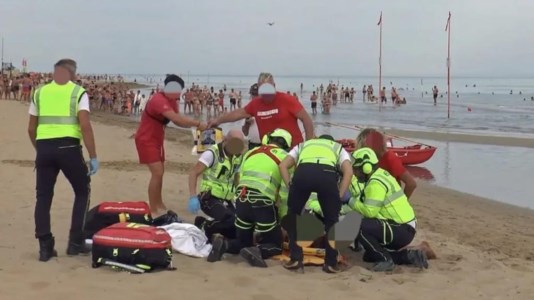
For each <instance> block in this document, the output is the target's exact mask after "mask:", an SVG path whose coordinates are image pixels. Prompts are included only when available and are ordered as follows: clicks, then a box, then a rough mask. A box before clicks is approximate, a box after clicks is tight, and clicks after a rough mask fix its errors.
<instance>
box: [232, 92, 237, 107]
mask: <svg viewBox="0 0 534 300" xmlns="http://www.w3.org/2000/svg"><path fill="white" fill-rule="evenodd" d="M236 104H237V94H236V92H235V91H234V89H231V90H230V110H234V109H235V108H236Z"/></svg>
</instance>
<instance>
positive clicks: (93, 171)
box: [87, 158, 99, 176]
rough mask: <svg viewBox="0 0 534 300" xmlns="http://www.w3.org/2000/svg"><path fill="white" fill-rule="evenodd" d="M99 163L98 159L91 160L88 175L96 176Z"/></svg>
mask: <svg viewBox="0 0 534 300" xmlns="http://www.w3.org/2000/svg"><path fill="white" fill-rule="evenodd" d="M98 167H99V163H98V160H97V159H96V158H91V160H90V161H89V173H87V175H89V176H92V175H95V174H96V171H98Z"/></svg>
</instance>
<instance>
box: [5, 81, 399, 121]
mask: <svg viewBox="0 0 534 300" xmlns="http://www.w3.org/2000/svg"><path fill="white" fill-rule="evenodd" d="M0 78H1V80H0V98H3V99H13V100H18V101H21V102H26V103H29V101H30V99H31V95H32V94H33V92H34V91H35V89H37V88H38V87H40V86H41V85H43V84H46V83H48V82H50V81H51V78H52V76H51V73H36V72H30V73H24V74H17V75H12V76H9V74H4V75H2V76H0ZM77 83H78V84H80V85H82V86H83V87H84V88H85V89H86V91H87V94H88V95H89V100H90V106H91V110H93V111H103V112H109V113H114V114H120V115H127V116H139V115H140V114H141V113H142V112H143V110H144V108H145V106H146V103H147V102H148V101H150V98H151V97H152V96H153V95H154V94H155V93H157V92H158V91H159V84H158V85H157V86H156V87H155V88H153V89H152V90H151V91H150V92H149V93H144V92H142V91H141V89H140V88H141V87H143V85H138V84H137V83H135V82H134V83H128V82H125V81H124V79H123V77H122V76H120V75H118V76H112V75H78V80H77ZM361 91H362V96H361V99H362V101H363V102H367V103H378V102H379V101H381V102H382V103H387V101H388V98H387V96H386V88H385V87H383V88H382V90H380V91H379V93H378V97H377V96H375V94H374V88H373V85H371V84H370V85H364V86H363V88H362V90H361ZM287 93H288V94H290V95H292V96H294V97H295V98H297V99H299V95H297V92H291V91H287ZM303 93H304V86H303V84H302V83H301V85H300V95H301V97H302V95H303ZM251 96H254V92H252V90H249V91H242V90H237V89H234V88H227V86H226V85H223V86H222V87H221V88H219V89H217V88H215V87H213V86H211V87H208V86H207V85H204V86H201V85H199V84H195V83H193V84H192V85H191V86H190V87H188V88H186V89H185V90H184V92H183V94H182V97H181V100H180V104H181V106H182V112H183V113H185V114H191V115H195V116H197V117H200V116H201V115H206V116H207V117H213V116H217V115H219V114H221V113H224V112H227V111H231V110H234V109H237V108H241V107H242V106H243V98H244V97H246V98H247V100H248V99H249V98H250V97H251ZM355 98H356V89H355V88H354V87H349V86H344V85H341V86H339V84H338V85H336V84H334V83H333V82H330V83H328V84H326V85H323V84H320V85H318V86H315V85H314V86H313V92H312V94H311V96H310V99H309V100H310V102H311V108H312V113H313V114H317V107H318V105H319V104H320V109H321V112H322V113H324V114H329V113H330V112H331V108H332V107H333V106H336V105H337V104H338V103H354V101H355ZM390 99H391V103H393V104H396V105H400V104H406V98H403V97H401V96H400V95H399V94H398V92H397V90H396V89H395V87H393V86H392V87H391V97H390Z"/></svg>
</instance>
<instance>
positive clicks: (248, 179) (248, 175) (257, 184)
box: [239, 171, 280, 200]
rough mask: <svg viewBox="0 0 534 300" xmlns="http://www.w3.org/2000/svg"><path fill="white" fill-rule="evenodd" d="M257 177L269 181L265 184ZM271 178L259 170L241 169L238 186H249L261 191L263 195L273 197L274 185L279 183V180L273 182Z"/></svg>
mask: <svg viewBox="0 0 534 300" xmlns="http://www.w3.org/2000/svg"><path fill="white" fill-rule="evenodd" d="M257 179H262V180H265V181H268V182H270V184H269V185H266V184H265V183H263V182H262V181H261V180H257ZM273 179H274V178H273V177H272V176H269V175H267V174H264V173H261V172H256V171H243V172H242V173H241V178H240V180H239V187H241V186H246V187H249V188H253V189H256V190H258V191H260V192H262V194H264V195H265V196H267V197H269V198H273V197H274V196H275V195H276V189H275V187H276V186H279V185H280V182H273ZM273 200H274V199H273Z"/></svg>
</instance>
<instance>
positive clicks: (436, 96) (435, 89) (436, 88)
mask: <svg viewBox="0 0 534 300" xmlns="http://www.w3.org/2000/svg"><path fill="white" fill-rule="evenodd" d="M438 93H439V90H438V87H437V86H434V87H433V88H432V96H433V97H434V105H437V104H438V102H437V99H438Z"/></svg>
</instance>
